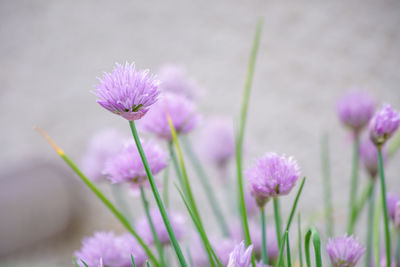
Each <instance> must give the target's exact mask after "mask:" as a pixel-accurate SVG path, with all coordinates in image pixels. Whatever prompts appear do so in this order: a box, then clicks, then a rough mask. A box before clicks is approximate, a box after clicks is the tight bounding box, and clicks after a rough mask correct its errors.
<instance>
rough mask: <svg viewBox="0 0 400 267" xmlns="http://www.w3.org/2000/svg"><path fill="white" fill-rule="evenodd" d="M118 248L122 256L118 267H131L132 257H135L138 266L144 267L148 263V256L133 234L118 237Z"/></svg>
mask: <svg viewBox="0 0 400 267" xmlns="http://www.w3.org/2000/svg"><path fill="white" fill-rule="evenodd" d="M116 246H117V248H118V250H119V252H120V255H121V259H120V262H119V264H118V265H117V266H118V267H131V266H132V260H131V255H133V259H134V260H135V263H136V265H137V266H143V265H144V263H145V262H146V259H147V255H146V253H145V251H144V250H143V248H142V247H141V246H140V245H139V243H138V242H137V241H136V239H135V238H134V237H133V236H132V235H131V234H128V233H127V234H123V235H121V236H119V237H117V239H116Z"/></svg>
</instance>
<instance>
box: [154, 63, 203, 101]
mask: <svg viewBox="0 0 400 267" xmlns="http://www.w3.org/2000/svg"><path fill="white" fill-rule="evenodd" d="M158 78H159V79H160V81H161V85H160V89H161V90H162V91H164V92H171V93H176V94H181V95H184V96H186V97H187V98H189V99H195V98H196V97H197V96H198V95H199V92H200V90H201V89H200V88H199V86H198V85H197V83H196V82H195V81H194V80H193V79H191V78H189V77H188V76H187V74H186V71H185V69H184V68H182V67H180V66H178V65H174V64H166V65H164V66H162V67H161V68H160V71H159V72H158Z"/></svg>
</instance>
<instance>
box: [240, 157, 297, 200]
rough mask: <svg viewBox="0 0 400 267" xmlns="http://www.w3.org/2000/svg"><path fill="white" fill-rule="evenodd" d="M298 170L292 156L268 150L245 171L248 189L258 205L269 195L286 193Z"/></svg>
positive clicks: (294, 180)
mask: <svg viewBox="0 0 400 267" xmlns="http://www.w3.org/2000/svg"><path fill="white" fill-rule="evenodd" d="M299 175H300V170H299V167H298V165H297V162H296V161H295V160H294V159H293V158H292V157H286V156H285V155H283V156H278V154H276V153H273V152H270V153H267V154H266V155H265V156H264V157H261V158H259V159H258V160H257V162H256V165H255V166H254V167H252V168H250V169H248V170H247V172H246V177H247V179H248V180H249V182H250V190H251V193H252V195H253V196H254V197H255V198H256V200H257V203H258V205H259V206H263V205H264V204H265V202H266V201H267V200H268V199H269V198H271V197H277V196H281V195H286V194H288V193H289V192H290V190H291V189H292V188H293V186H294V185H295V183H296V181H297V179H298V178H299Z"/></svg>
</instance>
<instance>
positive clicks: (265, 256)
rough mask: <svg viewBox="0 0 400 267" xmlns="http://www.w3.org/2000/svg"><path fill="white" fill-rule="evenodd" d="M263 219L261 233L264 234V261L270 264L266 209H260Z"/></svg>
mask: <svg viewBox="0 0 400 267" xmlns="http://www.w3.org/2000/svg"><path fill="white" fill-rule="evenodd" d="M260 217H261V225H260V226H261V233H262V251H261V253H262V261H263V263H264V264H268V252H267V231H266V225H265V208H264V207H261V208H260Z"/></svg>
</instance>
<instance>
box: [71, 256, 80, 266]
mask: <svg viewBox="0 0 400 267" xmlns="http://www.w3.org/2000/svg"><path fill="white" fill-rule="evenodd" d="M72 262H73V263H74V265H75V267H79V264H78V262H77V261H76V258H75V257H73V258H72Z"/></svg>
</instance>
